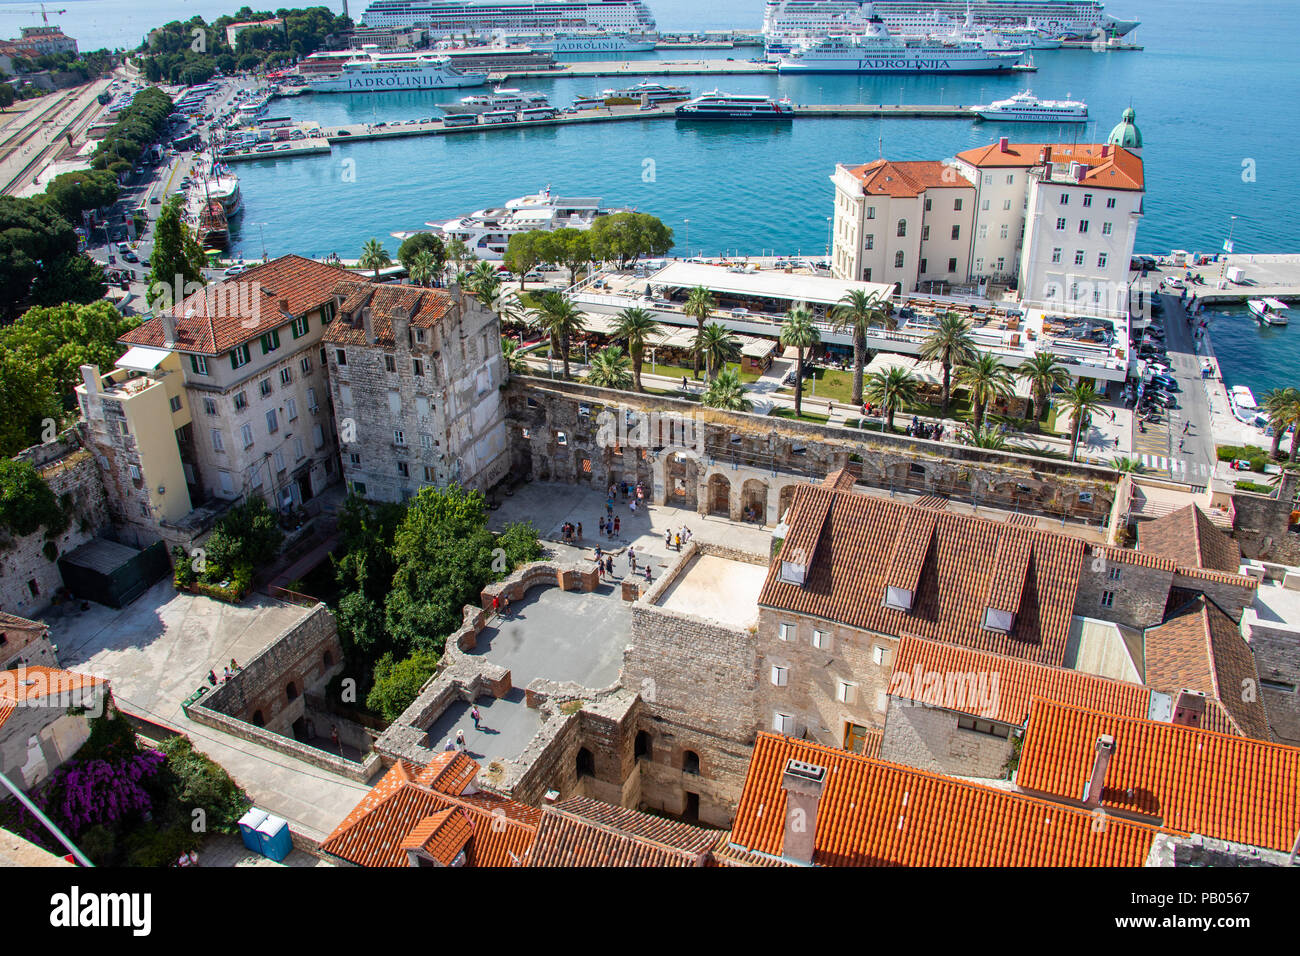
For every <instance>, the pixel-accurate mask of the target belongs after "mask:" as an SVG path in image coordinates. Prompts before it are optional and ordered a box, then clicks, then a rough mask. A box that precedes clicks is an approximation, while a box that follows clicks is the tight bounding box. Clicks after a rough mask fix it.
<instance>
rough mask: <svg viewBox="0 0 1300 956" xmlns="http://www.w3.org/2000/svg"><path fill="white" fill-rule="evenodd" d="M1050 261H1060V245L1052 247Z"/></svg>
mask: <svg viewBox="0 0 1300 956" xmlns="http://www.w3.org/2000/svg"><path fill="white" fill-rule="evenodd" d="M1052 261H1053V262H1060V261H1061V247H1060V246H1056V247H1055V248H1054V249H1052Z"/></svg>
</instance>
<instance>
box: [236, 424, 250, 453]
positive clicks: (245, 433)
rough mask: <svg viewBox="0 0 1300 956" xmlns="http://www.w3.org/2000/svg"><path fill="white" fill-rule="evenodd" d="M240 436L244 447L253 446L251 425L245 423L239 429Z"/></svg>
mask: <svg viewBox="0 0 1300 956" xmlns="http://www.w3.org/2000/svg"><path fill="white" fill-rule="evenodd" d="M239 434H240V437H242V438H243V439H244V447H245V448H252V447H253V426H252V425H249V424H247V423H245V424H244V425H242V426H241V427H240V429H239Z"/></svg>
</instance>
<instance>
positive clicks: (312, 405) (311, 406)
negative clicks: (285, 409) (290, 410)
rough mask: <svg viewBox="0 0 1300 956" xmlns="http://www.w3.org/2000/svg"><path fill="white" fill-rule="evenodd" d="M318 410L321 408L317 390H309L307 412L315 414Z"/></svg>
mask: <svg viewBox="0 0 1300 956" xmlns="http://www.w3.org/2000/svg"><path fill="white" fill-rule="evenodd" d="M318 408H320V405H319V404H317V402H316V389H315V388H309V389H307V411H309V412H312V413H313V414H315V412H316V409H318Z"/></svg>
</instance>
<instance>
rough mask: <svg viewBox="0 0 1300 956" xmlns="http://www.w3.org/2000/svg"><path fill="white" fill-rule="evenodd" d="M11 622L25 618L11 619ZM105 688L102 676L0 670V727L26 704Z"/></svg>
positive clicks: (47, 670)
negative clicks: (96, 688) (94, 688)
mask: <svg viewBox="0 0 1300 956" xmlns="http://www.w3.org/2000/svg"><path fill="white" fill-rule="evenodd" d="M15 620H18V621H22V620H25V619H24V618H15ZM28 623H33V622H28ZM43 626H44V625H42V627H43ZM107 685H108V681H107V680H106V679H105V678H103V677H92V676H91V675H89V674H79V673H77V672H76V671H65V670H62V669H60V668H57V667H45V666H44V665H40V664H33V665H28V666H24V667H18V668H14V669H13V670H7V671H0V725H2V724H4V722H5V721H6V720H8V719H9V718H10V717H11V716H12V715H13V713H14V711H16V710H17V709H18V708H19V707H21V706H23V705H24V704H25V703H27V702H28V701H35V700H43V699H44V698H46V697H58V696H59V695H61V694H71V693H72V692H73V691H82V690H85V689H87V688H91V687H100V686H104V687H107Z"/></svg>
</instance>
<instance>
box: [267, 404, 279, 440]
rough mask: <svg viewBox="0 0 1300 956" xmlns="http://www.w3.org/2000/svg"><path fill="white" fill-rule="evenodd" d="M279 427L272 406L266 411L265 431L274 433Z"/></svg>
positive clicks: (269, 433) (270, 433)
mask: <svg viewBox="0 0 1300 956" xmlns="http://www.w3.org/2000/svg"><path fill="white" fill-rule="evenodd" d="M279 429H280V422H279V420H278V419H277V418H276V417H275V409H274V408H272V409H270V410H268V411H267V413H266V433H267V434H268V435H274V434H275V433H276V432H277V431H279Z"/></svg>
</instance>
